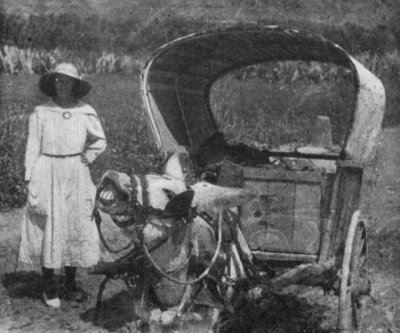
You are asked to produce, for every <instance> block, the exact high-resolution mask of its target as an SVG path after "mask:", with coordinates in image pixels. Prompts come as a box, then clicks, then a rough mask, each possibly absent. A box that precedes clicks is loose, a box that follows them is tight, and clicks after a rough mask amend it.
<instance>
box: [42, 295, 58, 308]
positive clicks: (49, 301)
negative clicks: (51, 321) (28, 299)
mask: <svg viewBox="0 0 400 333" xmlns="http://www.w3.org/2000/svg"><path fill="white" fill-rule="evenodd" d="M43 300H44V302H45V303H46V305H47V306H50V307H51V308H56V309H58V308H59V307H60V306H61V301H60V299H59V298H58V297H55V298H51V299H49V298H48V297H47V294H46V292H45V291H44V292H43Z"/></svg>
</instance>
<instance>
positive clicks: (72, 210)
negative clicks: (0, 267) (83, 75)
mask: <svg viewBox="0 0 400 333" xmlns="http://www.w3.org/2000/svg"><path fill="white" fill-rule="evenodd" d="M105 148H106V140H105V135H104V131H103V128H102V126H101V123H100V121H99V119H98V118H97V114H96V111H95V110H94V109H93V108H92V107H91V106H90V105H88V104H86V103H84V102H79V103H78V105H77V106H75V107H74V108H71V109H65V108H61V107H59V106H58V105H57V104H55V103H54V102H53V101H49V102H48V103H46V104H43V105H40V106H38V107H36V108H35V110H34V112H33V113H32V115H31V116H30V121H29V136H28V142H27V147H26V154H25V180H27V181H29V192H30V193H29V199H28V205H27V209H26V214H25V218H24V220H23V222H22V228H21V243H20V248H19V261H20V262H23V263H27V264H33V265H41V266H44V267H47V268H61V267H63V266H80V267H89V266H91V265H93V264H95V263H96V262H97V261H98V260H99V256H100V248H99V246H100V244H99V236H98V233H97V230H96V225H95V222H94V221H93V220H92V219H91V215H92V210H93V206H94V199H95V192H96V187H95V185H94V184H93V182H92V179H91V176H90V171H89V168H88V167H87V166H85V165H84V164H83V163H82V162H81V156H80V154H81V153H84V154H85V155H86V157H87V158H88V160H89V162H90V163H91V162H93V161H94V160H95V158H96V157H97V156H98V155H99V154H101V153H102V152H103V151H104V149H105ZM35 200H37V203H38V206H40V207H42V208H41V209H40V210H38V209H35V205H36V202H35Z"/></svg>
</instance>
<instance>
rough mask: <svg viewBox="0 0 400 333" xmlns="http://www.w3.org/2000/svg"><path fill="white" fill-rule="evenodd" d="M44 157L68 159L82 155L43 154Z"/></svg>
mask: <svg viewBox="0 0 400 333" xmlns="http://www.w3.org/2000/svg"><path fill="white" fill-rule="evenodd" d="M42 155H44V156H48V157H55V158H67V157H75V156H80V155H82V153H76V154H66V155H53V154H47V153H42Z"/></svg>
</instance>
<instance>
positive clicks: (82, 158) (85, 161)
mask: <svg viewBox="0 0 400 333" xmlns="http://www.w3.org/2000/svg"><path fill="white" fill-rule="evenodd" d="M81 162H82V164H83V165H89V159H88V158H87V156H86V155H85V154H82V155H81Z"/></svg>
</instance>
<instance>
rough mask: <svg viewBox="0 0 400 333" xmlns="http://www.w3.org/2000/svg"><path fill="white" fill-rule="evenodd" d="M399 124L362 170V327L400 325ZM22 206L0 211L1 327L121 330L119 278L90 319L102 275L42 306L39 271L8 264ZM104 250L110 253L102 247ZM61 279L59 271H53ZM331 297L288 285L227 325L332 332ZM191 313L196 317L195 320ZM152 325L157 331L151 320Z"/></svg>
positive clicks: (127, 318)
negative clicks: (81, 295) (366, 276)
mask: <svg viewBox="0 0 400 333" xmlns="http://www.w3.org/2000/svg"><path fill="white" fill-rule="evenodd" d="M399 143H400V128H396V129H387V130H385V131H384V135H383V138H382V141H381V143H380V145H379V147H378V153H377V156H376V158H375V160H374V161H372V162H371V163H370V165H369V168H368V170H367V172H366V177H365V184H366V186H365V188H364V202H363V208H364V209H363V211H364V213H365V215H367V216H368V217H369V218H370V220H371V224H370V248H369V257H370V268H369V273H370V277H371V279H372V293H371V298H370V300H369V302H368V305H367V308H366V311H365V316H364V326H363V328H362V330H361V332H367V333H373V332H374V333H375V332H381V333H396V332H399V333H400V254H399V251H398V247H399V242H400V228H399V222H400V207H399V203H400V145H399ZM23 214H24V210H23V209H17V210H10V211H6V212H2V213H0V279H1V283H0V299H1V302H0V332H31V333H33V332H60V333H61V332H124V331H126V329H125V328H124V327H125V325H126V324H128V323H129V322H131V321H132V319H133V316H132V305H133V304H132V298H131V294H130V292H129V291H128V289H127V288H126V286H125V285H124V284H123V283H122V282H121V281H111V282H110V283H109V285H108V287H107V288H106V290H105V293H104V298H103V299H104V304H103V311H102V313H101V319H100V322H99V323H98V324H97V325H94V323H93V314H94V307H95V298H96V293H97V288H98V285H99V283H100V282H101V277H99V276H93V275H88V274H87V272H86V271H84V270H80V271H79V280H80V282H81V284H82V286H83V287H84V288H85V289H86V290H87V291H88V292H89V294H90V297H89V300H88V301H87V302H85V303H82V304H76V303H68V302H64V303H63V304H62V306H61V308H60V309H50V308H47V307H46V306H45V305H44V303H43V301H42V299H41V290H42V280H41V275H40V271H38V270H32V268H29V267H21V266H19V267H18V269H17V270H16V271H15V263H16V256H17V249H18V242H19V229H20V223H21V220H22V216H23ZM105 229H106V234H107V235H108V237H109V239H110V241H111V242H113V243H114V244H117V243H119V244H122V243H125V242H126V239H124V238H123V236H121V235H119V232H118V230H117V229H115V228H114V227H113V226H112V224H111V223H110V222H109V221H106V222H105ZM103 254H104V258H105V259H106V260H107V259H110V258H111V257H110V255H109V254H107V253H106V251H104V253H103ZM59 274H60V276H59V278H60V280H61V279H62V272H59ZM200 312H201V313H202V314H203V319H201V318H197V319H196V318H195V320H194V321H191V322H184V323H183V324H181V325H180V326H178V327H174V328H172V329H171V331H176V332H205V331H206V330H207V329H208V323H209V320H208V316H207V311H206V310H204V309H202V311H200ZM336 316H337V297H336V296H333V295H324V294H323V291H322V290H320V289H318V288H308V287H299V286H293V287H289V288H287V289H286V290H285V292H284V293H283V294H282V295H279V296H276V297H273V298H271V299H265V300H262V301H261V302H258V303H257V304H248V306H246V307H245V308H243V309H242V310H241V312H240V313H238V314H237V315H236V316H235V318H234V319H235V320H234V321H233V322H232V323H233V324H232V327H231V328H230V331H232V332H246V331H247V332H254V333H256V332H257V333H259V332H271V333H272V332H273V333H282V332H310V333H311V332H325V333H327V332H334V331H335V325H336ZM196 320H197V321H196ZM151 331H160V329H158V326H157V325H156V324H152V326H151Z"/></svg>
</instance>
